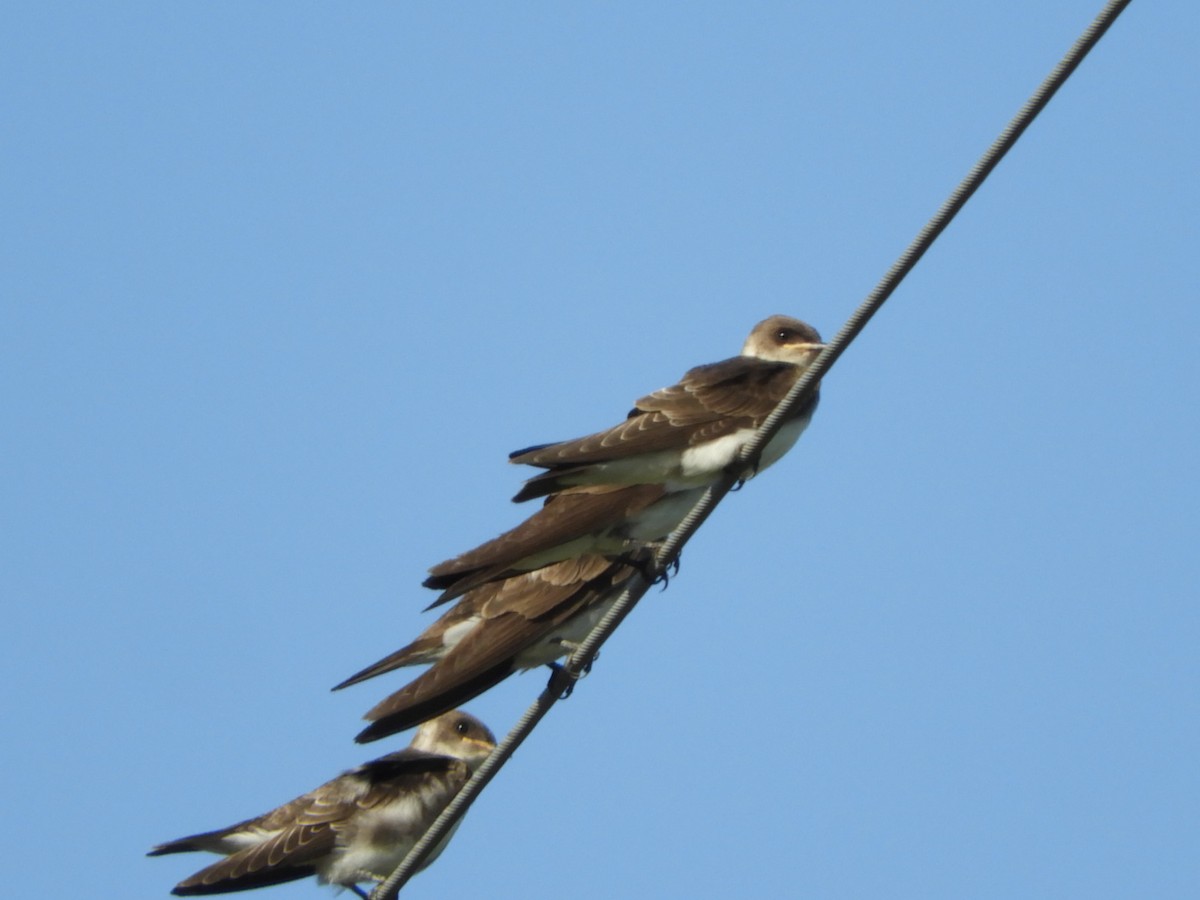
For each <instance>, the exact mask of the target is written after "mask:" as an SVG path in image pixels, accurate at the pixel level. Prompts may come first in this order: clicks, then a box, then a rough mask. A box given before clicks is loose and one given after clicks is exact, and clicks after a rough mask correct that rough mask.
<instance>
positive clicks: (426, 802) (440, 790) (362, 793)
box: [148, 710, 496, 898]
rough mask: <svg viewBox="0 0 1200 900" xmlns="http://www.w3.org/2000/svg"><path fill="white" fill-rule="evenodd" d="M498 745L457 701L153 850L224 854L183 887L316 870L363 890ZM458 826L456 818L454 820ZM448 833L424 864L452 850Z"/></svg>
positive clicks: (260, 883)
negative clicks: (296, 788) (295, 791)
mask: <svg viewBox="0 0 1200 900" xmlns="http://www.w3.org/2000/svg"><path fill="white" fill-rule="evenodd" d="M495 746H496V738H495V736H494V735H493V734H492V733H491V731H489V730H488V728H487V726H486V725H484V724H483V723H482V722H480V721H479V720H478V719H477V718H475V717H474V716H472V715H470V714H469V713H465V712H462V711H461V710H455V711H453V712H449V713H446V714H445V715H443V716H441V717H439V718H437V719H433V720H432V721H429V722H426V723H425V724H424V725H422V726H421V727H420V728H419V729H417V733H416V735H415V736H414V737H413V740H412V744H411V745H410V746H409V747H408V748H406V749H404V750H401V751H399V752H398V753H389V754H388V755H387V756H382V757H380V758H379V759H375V760H372V761H371V762H368V763H364V764H363V765H361V766H359V767H358V768H356V769H351V770H350V771H348V772H345V773H343V774H342V775H339V776H338V777H337V778H335V779H333V781H329V782H326V783H325V784H323V785H321V786H320V787H319V788H317V789H316V790H314V791H309V792H308V793H307V794H305V795H304V796H302V797H297V798H296V799H295V800H292V801H291V802H290V803H285V804H284V805H283V806H280V807H278V808H277V809H273V810H271V811H270V812H268V813H264V814H263V815H261V816H258V817H257V818H253V819H247V820H246V821H244V822H238V823H237V824H236V825H230V826H229V827H228V828H222V829H219V830H217V831H209V832H205V833H204V834H194V835H191V836H190V837H185V838H180V839H179V840H176V841H170V842H168V843H166V844H159V845H158V846H157V847H155V848H154V849H153V850H151V851H150V853H149V854H148V855H149V856H162V855H164V854H167V853H186V852H190V851H198V850H206V851H208V852H210V853H221V854H224V855H225V859H223V860H221V861H220V862H216V863H213V864H212V865H211V866H209V867H208V868H206V869H201V870H200V871H199V872H197V873H196V874H195V875H193V876H191V877H190V878H186V879H184V880H183V881H181V882H179V884H177V885H176V886H175V889H174V890H173V891H172V893H173V894H177V895H179V896H192V895H198V894H223V893H228V892H230V891H243V890H248V889H250V888H257V887H266V886H267V885H272V884H282V883H283V882H286V881H294V880H296V879H298V878H307V877H308V876H310V875H315V876H317V881H318V882H319V883H321V884H335V885H338V886H340V887H347V888H350V889H351V890H352V891H354V892H355V893H356V894H358V895H359V896H360V897H363V898H366V896H367V894H366V893H365V892H364V891H362V890H361V889H360V888H359V887H358V886H357V885H358V883H360V882H378V881H382V880H384V879H385V878H386V877H387V876H388V875H389V874H391V872H392V870H393V869H395V868H396V866H397V865H399V864H400V861H401V860H403V859H404V857H405V855H407V853H408V851H409V850H411V849H412V847H413V845H414V844H416V842H417V841H418V840H419V839H420V838H421V835H423V834H424V833H425V831H426V830H427V829H428V828H429V826H430V825H431V824H432V823H433V820H434V819H436V818H437V816H438V814H439V813H441V811H442V810H443V809H445V807H446V804H448V803H449V802H450V800H451V799H453V797H454V795H455V794H457V793H458V792H459V790H461V789H462V786H463V785H464V784H466V783H467V780H468V779H469V778H470V777H471V773H472V772H474V771H475V769H476V768H478V767H479V765H480V764H481V763H482V762H483V761H484V760H485V759H486V758H487V756H488V754H489V753H491V752H492V750H493V749H494V748H495ZM456 827H457V826H456ZM452 834H453V831H452V832H451V834H450V835H447V836H446V837H445V839H443V840H442V842H441V843H440V844H439V845H438V846H436V847H435V848H434V849H433V851H432V852H431V853H430V854H429V856H428V857H427V858H426V860H425V862H424V863H423V864H422V868H424V867H425V866H428V865H429V864H430V863H432V862H433V861H434V859H436V858H437V856H438V854H440V853H441V852H442V850H443V849H445V846H446V843H447V842H448V841H449V840H450V836H451V835H452Z"/></svg>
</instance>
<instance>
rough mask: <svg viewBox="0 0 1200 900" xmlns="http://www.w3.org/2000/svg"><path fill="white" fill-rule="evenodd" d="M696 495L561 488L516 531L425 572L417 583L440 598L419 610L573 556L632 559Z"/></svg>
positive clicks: (661, 489)
mask: <svg viewBox="0 0 1200 900" xmlns="http://www.w3.org/2000/svg"><path fill="white" fill-rule="evenodd" d="M703 492H704V489H703V488H696V489H692V490H683V491H674V492H672V491H670V490H668V489H667V487H666V486H665V485H662V484H630V485H603V484H601V485H582V486H580V487H572V488H565V489H563V490H562V491H559V492H558V493H556V494H554V495H552V496H550V497H547V498H546V501H545V503H544V505H543V506H542V508H541V509H539V510H538V511H537V512H535V513H534V514H533V515H532V516H530V517H529V518H527V519H526V520H525V521H524V522H522V523H521V524H520V525H517V526H516V527H515V528H512V529H510V530H509V531H506V532H505V533H504V534H502V535H500V536H499V537H497V538H493V539H492V540H490V541H487V542H485V543H483V544H480V545H479V546H478V547H476V548H474V549H473V550H468V551H467V552H466V553H462V554H460V555H459V556H456V557H454V558H453V559H448V560H446V561H445V562H442V563H438V565H436V566H434V567H432V568H431V569H430V570H429V573H430V574H429V577H428V578H426V579H425V581H424V582H423V584H424V586H425V587H428V588H434V589H435V590H441V591H442V593H441V594H440V595H439V596H438V598H437V599H436V600H434V602H433V603H431V604H430V605H429V606H428V607H426V609H432V608H434V607H435V606H440V605H441V604H443V603H447V602H448V601H450V600H453V599H455V598H457V597H461V596H462V595H464V594H466V593H467V592H468V591H470V590H472V589H474V588H477V587H479V586H480V585H483V584H487V583H488V582H492V581H498V580H502V579H506V578H511V577H513V576H516V575H520V574H523V573H525V572H530V571H535V570H537V569H540V568H541V567H543V566H547V565H550V564H552V563H556V562H560V561H563V560H569V559H573V558H575V557H578V556H584V555H590V554H600V555H604V556H608V557H611V558H626V559H628V558H632V557H634V556H636V555H637V554H638V553H639V551H640V549H641V548H643V547H645V546H647V545H648V544H652V543H653V542H655V541H659V540H661V539H662V538H665V537H666V536H667V535H668V534H670V533H671V531H673V530H674V529H675V528H676V526H678V525H679V523H680V522H681V521H682V520H683V518H684V516H686V515H687V513H688V511H689V510H691V508H692V507H693V506H694V505H695V503H696V501H697V500H698V499H699V498H700V495H701V494H703Z"/></svg>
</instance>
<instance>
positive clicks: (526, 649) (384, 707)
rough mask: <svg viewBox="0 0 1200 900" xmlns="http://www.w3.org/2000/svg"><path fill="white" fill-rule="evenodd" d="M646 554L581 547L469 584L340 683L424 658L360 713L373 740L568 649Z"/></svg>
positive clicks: (363, 737) (364, 736)
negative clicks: (626, 557)
mask: <svg viewBox="0 0 1200 900" xmlns="http://www.w3.org/2000/svg"><path fill="white" fill-rule="evenodd" d="M649 563H650V559H649V554H648V553H646V554H644V555H643V556H640V557H635V558H634V559H633V560H631V561H629V562H624V561H612V560H609V559H607V558H605V557H603V556H599V555H596V554H588V555H584V556H580V557H576V558H573V559H568V560H563V561H561V562H557V563H553V564H551V565H548V566H545V567H543V568H540V569H536V570H534V571H531V572H527V573H523V574H520V575H514V576H511V577H509V578H505V579H503V580H500V581H492V582H488V583H485V584H483V585H480V586H478V587H475V588H472V589H471V590H470V591H468V592H467V593H466V594H464V595H463V597H462V598H461V599H460V600H459V601H458V602H457V603H456V604H454V606H452V607H450V609H449V610H448V611H447V612H445V613H444V614H443V615H442V616H441V617H440V618H439V619H438V620H437V621H436V622H434V623H433V624H432V625H430V626H429V627H428V628H427V629H426V630H425V631H424V632H423V633H422V634H421V635H420V636H419V637H418V638H417V639H416V640H414V641H413V642H412V643H410V644H408V645H407V646H405V647H402V648H401V649H399V650H397V651H396V652H395V653H392V654H390V655H389V656H386V657H384V658H383V659H381V660H379V662H377V663H374V664H372V665H370V666H368V667H367V668H365V669H363V670H362V671H361V672H358V673H356V674H354V675H352V676H350V677H349V678H347V679H346V680H345V681H343V682H342V683H341V684H339V685H337V687H335V688H334V690H340V689H342V688H345V687H349V686H350V685H352V684H357V683H359V682H361V681H365V680H367V679H368V678H374V677H375V676H377V675H382V674H384V673H385V672H391V671H393V670H395V669H398V668H401V667H403V666H415V665H425V664H432V665H431V667H430V668H429V669H427V670H426V671H425V672H423V673H422V674H421V675H419V676H418V677H417V678H416V679H414V680H413V681H411V682H410V683H409V684H407V685H405V686H404V687H402V688H401V689H400V690H398V691H396V692H394V693H392V694H391V695H389V696H388V697H387V698H385V699H384V700H382V701H380V702H379V703H378V704H376V705H375V707H374V708H373V709H371V710H370V711H369V712H368V713H367V714H366V716H365V718H366V719H368V720H369V721H370V722H371V723H372V724H371V725H369V726H367V727H366V728H364V729H363V731H362V732H361V733H360V734H359V735H358V737H357V738H356V740H357V741H358V742H359V743H367V742H368V741H374V740H377V739H379V738H382V737H386V736H387V735H390V734H394V733H396V732H397V731H403V730H404V729H406V728H411V727H412V726H413V725H415V724H417V723H419V722H421V721H423V720H424V719H427V718H429V717H430V716H436V715H438V714H439V713H441V712H443V711H444V710H446V709H450V708H452V707H454V706H457V705H459V704H461V703H466V702H468V701H470V700H472V699H474V698H475V697H477V696H479V695H480V694H482V693H483V692H484V691H486V690H488V689H489V688H491V687H493V686H494V685H496V684H499V683H500V682H501V681H503V680H504V679H505V678H507V677H508V676H509V675H511V674H513V673H514V672H517V671H520V670H523V669H531V668H534V667H536V666H541V665H547V664H551V663H553V662H554V661H555V660H557V659H558V658H559V657H561V656H565V655H566V654H567V653H569V652H571V651H572V650H573V649H574V648H575V647H576V646H578V643H579V642H580V641H582V640H583V639H584V638H585V637H586V636H587V634H588V633H589V632H590V631H591V630H592V628H593V627H594V626H595V624H596V623H597V622H599V621H600V619H601V617H602V616H603V615H604V614H605V613H606V612H607V611H608V610H609V608H611V606H612V605H613V603H614V602H615V601H616V599H617V598H618V597H619V596H620V594H621V592H622V590H623V589H624V588H625V587H626V586H627V585H628V584H629V582H630V580H631V579H632V578H633V577H634V576H635V575H638V574H639V573H641V572H642V571H643V569H644V568H645V566H647V565H649Z"/></svg>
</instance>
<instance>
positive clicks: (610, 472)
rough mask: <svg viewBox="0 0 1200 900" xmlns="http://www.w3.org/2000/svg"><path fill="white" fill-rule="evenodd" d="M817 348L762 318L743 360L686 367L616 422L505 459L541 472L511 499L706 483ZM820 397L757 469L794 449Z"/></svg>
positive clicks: (790, 328) (795, 323)
mask: <svg viewBox="0 0 1200 900" xmlns="http://www.w3.org/2000/svg"><path fill="white" fill-rule="evenodd" d="M824 346H825V345H824V344H823V343H821V336H820V335H819V334H817V332H816V329H814V328H813V327H812V326H811V325H808V324H806V323H804V322H801V321H800V320H799V319H793V318H790V317H788V316H771V317H770V318H768V319H764V320H763V321H761V322H759V323H758V324H757V325H755V326H754V330H753V331H751V332H750V336H749V337H748V338H746V343H745V344H744V345H743V347H742V353H741V355H740V356H735V357H732V358H730V359H726V360H723V361H721V362H716V363H711V364H709V365H705V366H698V367H697V368H694V369H692V370H690V371H689V372H687V373H686V374H685V375H684V376H683V378H682V379H680V381H679V383H678V384H675V385H672V386H671V387H667V388H663V389H662V390H658V391H655V392H654V393H653V394H650V395H648V396H646V397H643V398H642V399H640V400H638V401H637V404H636V405H635V406H634V408H633V409H632V410H630V412H629V415H628V416H627V417H626V419H625V421H624V422H622V423H621V424H619V425H615V426H613V427H612V428H609V429H607V430H606V431H600V432H597V433H596V434H591V435H588V436H587V437H582V438H578V439H576V440H572V441H562V442H560V443H554V444H540V445H538V446H535V447H528V448H526V449H524V450H518V451H516V452H514V453H512V454H510V456H509V460H510V461H511V462H514V463H519V464H522V465H530V466H537V467H539V468H543V469H546V471H545V472H544V473H542V474H541V475H537V476H534V477H533V478H531V479H529V480H528V481H526V482H525V486H524V487H523V488H522V489H521V490H520V492H519V493H518V494H517V495H516V496H515V497H513V500H515V501H517V502H520V501H523V500H530V499H533V498H535V497H544V496H546V495H548V494H554V493H556V492H558V491H563V490H566V489H568V488H573V487H578V486H580V485H600V484H605V485H622V484H662V485H665V486H666V489H667V490H668V491H671V492H674V491H679V490H683V489H686V488H695V487H704V486H707V485H709V484H711V483H712V482H714V481H716V480H717V479H718V478H719V477H720V476H721V475H722V474H723V473H724V472H725V471H726V470H727V469H728V467H729V466H730V465H732V464H733V462H734V460H735V459H736V458H737V455H738V453H739V452H740V450H741V449H742V446H743V445H744V444H745V443H746V441H748V440H749V439H750V436H751V435H753V434H754V432H755V431H756V430H757V429H758V427H759V426H760V425H762V423H763V421H764V420H765V419H766V418H767V416H768V415H770V414H771V412H772V411H773V410H774V409H775V407H776V406H778V405H779V402H780V401H781V400H782V399H783V398H784V397H785V396H786V395H787V392H788V391H789V390H791V388H792V386H793V385H794V384H795V383H796V382H797V381H799V380H800V377H801V376H802V375H803V374H804V373H805V372H806V371H808V369H809V367H810V366H811V365H812V362H813V360H815V359H816V358H817V355H818V354H819V353H820V352H821V350H822V349H823V348H824ZM817 400H818V395H817V393H816V392H815V391H814V393H813V394H812V397H811V398H810V399H809V401H808V402H807V403H805V404H802V405H801V407H800V408H799V409H797V410H795V412H794V413H793V414H792V417H791V418H790V419H789V421H788V422H787V423H786V424H785V425H784V426H783V428H782V429H780V431H779V432H778V434H776V435H775V437H774V438H773V439H772V440H771V441H770V443H768V444H767V446H766V447H765V448H764V450H763V454H762V459H761V460H760V461H759V464H758V469H759V470H761V469H765V468H767V467H768V466H770V465H771V464H772V463H774V462H776V461H777V460H778V459H779V458H780V457H781V456H783V454H785V453H786V452H787V451H788V450H790V449H791V447H792V445H793V444H795V443H796V441H797V440H798V439H799V437H800V435H801V433H802V432H803V431H804V429H805V428H806V427H808V423H809V421H810V420H811V419H812V415H813V412H814V411H815V410H816V408H817ZM754 474H755V473H754V472H753V471H745V472H741V473H739V476H740V477H741V478H743V479H744V478H749V477H751V476H752V475H754Z"/></svg>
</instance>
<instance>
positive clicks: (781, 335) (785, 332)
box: [775, 328, 792, 343]
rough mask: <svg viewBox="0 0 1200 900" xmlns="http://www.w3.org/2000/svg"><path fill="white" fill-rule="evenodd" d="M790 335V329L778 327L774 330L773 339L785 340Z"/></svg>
mask: <svg viewBox="0 0 1200 900" xmlns="http://www.w3.org/2000/svg"><path fill="white" fill-rule="evenodd" d="M791 336H792V329H790V328H780V329H779V330H778V331H776V332H775V340H777V341H779V342H781V343H782V342H783V341H786V340H787V339H788V338H790V337H791Z"/></svg>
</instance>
